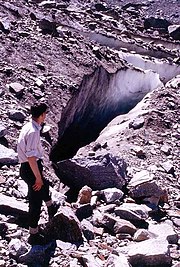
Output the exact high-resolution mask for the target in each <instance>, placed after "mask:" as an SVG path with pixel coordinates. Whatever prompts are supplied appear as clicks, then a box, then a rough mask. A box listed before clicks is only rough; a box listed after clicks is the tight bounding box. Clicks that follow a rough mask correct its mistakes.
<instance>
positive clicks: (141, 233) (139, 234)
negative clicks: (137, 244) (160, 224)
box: [133, 229, 157, 241]
mask: <svg viewBox="0 0 180 267" xmlns="http://www.w3.org/2000/svg"><path fill="white" fill-rule="evenodd" d="M155 237H157V235H155V234H153V233H151V232H150V231H148V230H146V229H138V230H137V231H136V233H135V234H134V237H133V238H134V241H144V240H148V239H151V238H155Z"/></svg>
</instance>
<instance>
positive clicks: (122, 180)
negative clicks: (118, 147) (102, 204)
mask: <svg viewBox="0 0 180 267" xmlns="http://www.w3.org/2000/svg"><path fill="white" fill-rule="evenodd" d="M57 171H58V176H59V177H61V178H60V179H61V182H63V183H64V184H66V185H67V186H69V187H70V188H73V189H77V190H80V189H81V188H82V187H83V186H85V185H87V186H89V187H90V188H91V189H92V190H101V189H105V188H112V187H116V188H118V189H121V188H122V187H123V186H124V185H125V184H126V183H127V179H126V163H125V162H124V160H122V159H121V158H119V157H114V156H113V155H111V154H109V153H107V154H105V155H102V156H101V155H100V156H96V157H88V158H80V157H79V158H75V157H74V158H73V159H68V160H64V161H60V162H58V163H57Z"/></svg>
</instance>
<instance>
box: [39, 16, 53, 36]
mask: <svg viewBox="0 0 180 267" xmlns="http://www.w3.org/2000/svg"><path fill="white" fill-rule="evenodd" d="M39 28H40V29H41V30H42V31H43V32H44V33H56V22H54V21H53V20H52V19H49V18H43V19H41V20H40V21H39Z"/></svg>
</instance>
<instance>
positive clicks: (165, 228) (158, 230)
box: [148, 222, 178, 244]
mask: <svg viewBox="0 0 180 267" xmlns="http://www.w3.org/2000/svg"><path fill="white" fill-rule="evenodd" d="M148 230H149V231H150V232H151V233H154V234H155V235H157V236H158V237H159V238H161V239H163V238H164V239H167V241H168V242H169V243H172V244H176V243H177V242H178V234H177V233H176V232H175V231H174V229H173V226H172V225H170V224H168V223H166V222H164V223H160V224H152V223H149V227H148Z"/></svg>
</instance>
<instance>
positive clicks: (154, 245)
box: [128, 239, 171, 267]
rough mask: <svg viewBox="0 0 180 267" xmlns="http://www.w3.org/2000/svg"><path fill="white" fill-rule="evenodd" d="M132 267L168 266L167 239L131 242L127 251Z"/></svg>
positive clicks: (169, 261)
mask: <svg viewBox="0 0 180 267" xmlns="http://www.w3.org/2000/svg"><path fill="white" fill-rule="evenodd" d="M128 257H129V262H130V263H131V264H132V266H133V267H138V266H143V267H170V266H171V257H170V251H169V245H168V242H167V240H164V239H163V240H160V239H150V240H145V241H142V242H140V243H137V244H133V245H132V246H131V248H130V250H129V251H128Z"/></svg>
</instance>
